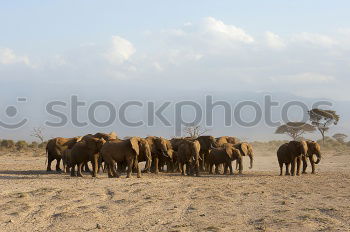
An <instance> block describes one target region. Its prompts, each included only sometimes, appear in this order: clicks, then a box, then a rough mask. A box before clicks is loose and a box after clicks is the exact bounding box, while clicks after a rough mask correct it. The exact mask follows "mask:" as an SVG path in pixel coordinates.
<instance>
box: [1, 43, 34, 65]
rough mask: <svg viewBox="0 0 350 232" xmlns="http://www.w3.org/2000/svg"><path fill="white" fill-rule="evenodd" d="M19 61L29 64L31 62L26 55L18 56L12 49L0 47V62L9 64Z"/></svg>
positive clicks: (18, 62)
mask: <svg viewBox="0 0 350 232" xmlns="http://www.w3.org/2000/svg"><path fill="white" fill-rule="evenodd" d="M20 63H21V64H25V65H27V66H31V63H30V61H29V58H28V57H27V56H18V55H16V54H15V52H14V51H13V50H11V49H9V48H1V47H0V64H4V65H10V64H20Z"/></svg>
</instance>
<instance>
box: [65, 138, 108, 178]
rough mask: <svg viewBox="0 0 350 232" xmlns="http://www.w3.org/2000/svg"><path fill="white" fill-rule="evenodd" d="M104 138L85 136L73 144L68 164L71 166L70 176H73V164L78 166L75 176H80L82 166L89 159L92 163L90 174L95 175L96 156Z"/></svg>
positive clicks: (96, 166)
mask: <svg viewBox="0 0 350 232" xmlns="http://www.w3.org/2000/svg"><path fill="white" fill-rule="evenodd" d="M104 143H105V140H104V139H103V138H102V139H98V138H94V137H89V136H87V137H85V138H84V139H83V140H82V141H80V142H78V143H77V144H75V145H74V147H73V148H72V151H71V158H70V166H71V176H75V166H77V167H78V173H77V176H80V177H82V176H83V175H82V174H81V171H82V167H83V165H84V164H85V163H87V162H89V161H91V163H92V169H93V172H92V176H93V177H96V174H97V169H98V158H99V152H100V149H101V147H102V145H103V144H104Z"/></svg>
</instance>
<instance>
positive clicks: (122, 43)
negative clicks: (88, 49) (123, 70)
mask: <svg viewBox="0 0 350 232" xmlns="http://www.w3.org/2000/svg"><path fill="white" fill-rule="evenodd" d="M135 52H136V49H135V48H134V46H133V44H132V43H131V42H130V41H128V40H126V39H124V38H122V37H120V36H112V47H111V48H110V49H109V51H108V52H106V54H105V56H106V58H107V59H108V61H109V62H111V63H113V64H122V63H124V62H125V61H127V60H129V59H130V57H131V56H132V55H133V54H134V53H135Z"/></svg>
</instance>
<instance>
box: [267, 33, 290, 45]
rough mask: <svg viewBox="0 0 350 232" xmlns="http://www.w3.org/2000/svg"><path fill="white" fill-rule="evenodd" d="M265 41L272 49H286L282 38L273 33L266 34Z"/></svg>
mask: <svg viewBox="0 0 350 232" xmlns="http://www.w3.org/2000/svg"><path fill="white" fill-rule="evenodd" d="M265 40H266V43H267V45H268V46H269V47H270V48H274V49H281V48H285V47H286V44H285V43H284V41H283V40H282V39H281V37H280V36H279V35H276V34H275V33H273V32H270V31H267V32H265Z"/></svg>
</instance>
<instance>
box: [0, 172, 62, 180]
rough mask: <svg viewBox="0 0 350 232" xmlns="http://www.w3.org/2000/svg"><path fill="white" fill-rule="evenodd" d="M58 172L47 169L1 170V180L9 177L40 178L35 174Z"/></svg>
mask: <svg viewBox="0 0 350 232" xmlns="http://www.w3.org/2000/svg"><path fill="white" fill-rule="evenodd" d="M57 174H59V173H57V172H47V171H46V170H0V180H1V179H2V180H8V179H38V177H36V176H35V175H57Z"/></svg>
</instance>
